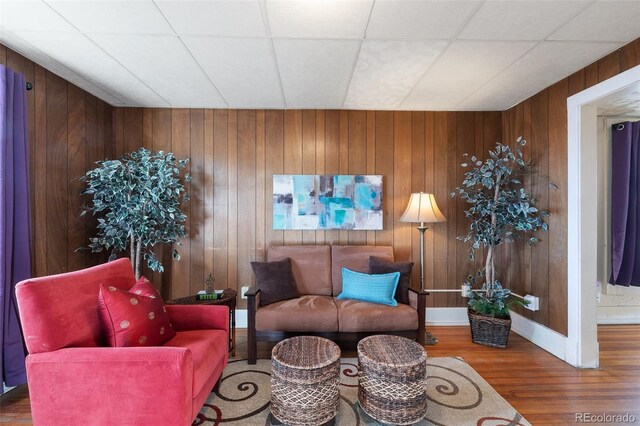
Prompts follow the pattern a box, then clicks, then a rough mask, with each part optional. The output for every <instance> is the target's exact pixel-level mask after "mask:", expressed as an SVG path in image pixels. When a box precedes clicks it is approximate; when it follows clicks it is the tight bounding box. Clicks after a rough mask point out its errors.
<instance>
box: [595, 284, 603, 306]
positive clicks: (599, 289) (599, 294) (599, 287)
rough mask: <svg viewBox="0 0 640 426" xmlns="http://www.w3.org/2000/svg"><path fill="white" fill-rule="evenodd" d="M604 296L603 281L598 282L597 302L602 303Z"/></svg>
mask: <svg viewBox="0 0 640 426" xmlns="http://www.w3.org/2000/svg"><path fill="white" fill-rule="evenodd" d="M601 296H602V281H596V302H600V297H601Z"/></svg>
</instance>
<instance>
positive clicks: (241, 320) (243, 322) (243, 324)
mask: <svg viewBox="0 0 640 426" xmlns="http://www.w3.org/2000/svg"><path fill="white" fill-rule="evenodd" d="M248 324H249V320H248V319H247V310H246V309H236V328H247V325H248Z"/></svg>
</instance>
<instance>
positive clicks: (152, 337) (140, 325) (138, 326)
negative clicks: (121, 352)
mask: <svg viewBox="0 0 640 426" xmlns="http://www.w3.org/2000/svg"><path fill="white" fill-rule="evenodd" d="M130 290H131V291H125V290H122V289H118V288H116V287H113V286H104V285H101V286H100V291H99V293H98V312H99V315H100V319H101V321H102V326H103V329H104V331H105V334H106V337H107V342H108V344H109V346H118V347H122V346H160V345H162V344H164V343H165V342H166V341H168V340H169V339H171V338H172V337H173V336H174V335H175V331H174V330H173V328H172V327H171V322H170V321H169V315H168V314H167V311H166V309H165V307H164V303H163V302H162V298H161V297H160V295H159V294H158V292H157V290H156V289H155V288H154V287H153V284H151V283H150V282H149V281H148V280H146V278H144V277H142V278H141V279H140V280H139V281H138V282H137V283H136V284H135V285H134V286H133V287H131V289H130Z"/></svg>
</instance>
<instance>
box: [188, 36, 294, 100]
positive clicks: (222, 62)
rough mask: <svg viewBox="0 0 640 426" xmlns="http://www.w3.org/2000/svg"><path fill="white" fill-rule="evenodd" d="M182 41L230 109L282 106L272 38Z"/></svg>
mask: <svg viewBox="0 0 640 426" xmlns="http://www.w3.org/2000/svg"><path fill="white" fill-rule="evenodd" d="M182 40H183V41H184V43H185V44H186V46H187V47H188V48H189V50H190V51H191V53H192V54H193V56H194V57H195V58H196V60H197V61H198V62H199V63H200V65H201V66H202V68H203V69H204V70H205V72H206V73H207V75H208V76H209V77H210V78H211V80H212V81H213V82H214V84H215V85H216V87H217V88H218V90H219V91H220V93H221V94H222V96H223V97H224V98H225V99H226V101H227V102H228V103H229V106H230V107H231V108H282V107H284V101H283V99H282V92H281V90H280V79H279V77H278V73H277V68H276V63H275V58H274V56H273V48H272V47H271V41H270V40H268V39H255V38H242V39H237V38H212V37H201V36H188V37H183V38H182Z"/></svg>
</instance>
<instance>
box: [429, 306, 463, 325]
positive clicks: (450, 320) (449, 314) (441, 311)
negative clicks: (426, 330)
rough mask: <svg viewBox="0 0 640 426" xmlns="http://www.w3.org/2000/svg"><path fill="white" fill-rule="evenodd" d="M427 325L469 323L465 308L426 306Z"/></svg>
mask: <svg viewBox="0 0 640 426" xmlns="http://www.w3.org/2000/svg"><path fill="white" fill-rule="evenodd" d="M427 325H433V326H439V325H469V316H468V315H467V308H427Z"/></svg>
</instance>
